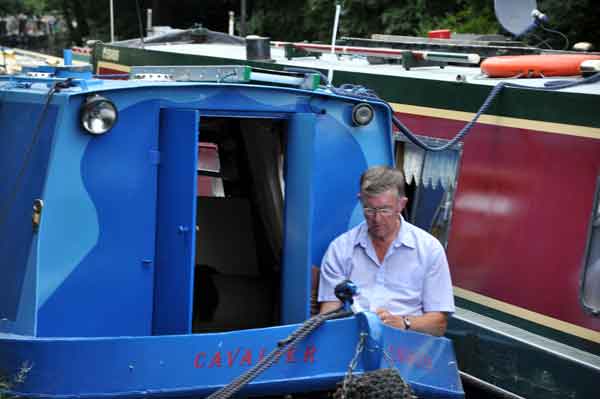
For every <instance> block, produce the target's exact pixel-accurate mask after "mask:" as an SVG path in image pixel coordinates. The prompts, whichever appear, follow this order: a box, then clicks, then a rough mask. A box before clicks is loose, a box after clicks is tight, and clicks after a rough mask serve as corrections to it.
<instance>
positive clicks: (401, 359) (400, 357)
mask: <svg viewBox="0 0 600 399" xmlns="http://www.w3.org/2000/svg"><path fill="white" fill-rule="evenodd" d="M396 354H397V355H398V361H399V362H400V363H404V362H405V361H406V358H407V354H406V352H405V351H404V349H403V348H398V350H397V351H396Z"/></svg>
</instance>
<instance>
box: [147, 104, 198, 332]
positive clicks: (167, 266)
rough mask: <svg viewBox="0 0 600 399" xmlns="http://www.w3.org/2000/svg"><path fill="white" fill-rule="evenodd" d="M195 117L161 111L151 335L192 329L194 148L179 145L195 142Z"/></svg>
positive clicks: (184, 112) (193, 113)
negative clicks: (190, 149) (188, 149)
mask: <svg viewBox="0 0 600 399" xmlns="http://www.w3.org/2000/svg"><path fill="white" fill-rule="evenodd" d="M198 119H199V117H198V111H193V110H180V109H165V110H162V111H161V113H160V131H159V146H158V148H160V165H161V168H160V172H159V175H158V201H157V205H158V206H157V214H158V216H157V222H158V223H157V225H156V226H157V227H156V230H157V233H156V234H157V239H156V242H157V248H156V278H155V279H156V281H155V284H154V298H155V300H154V316H153V318H152V323H153V328H152V333H153V334H154V335H161V334H187V333H191V332H192V296H191V295H190V292H192V291H193V289H194V255H195V248H196V245H194V243H195V242H196V241H195V237H196V229H195V228H194V227H195V226H196V167H197V164H198V152H197V151H181V149H182V148H196V146H197V145H198V133H197V132H198ZM149 260H153V256H152V254H149V256H148V258H147V260H142V262H148V261H149ZM153 266H154V265H153V264H152V263H146V264H145V267H148V268H152V267H153ZM149 292H150V293H151V292H152V291H149Z"/></svg>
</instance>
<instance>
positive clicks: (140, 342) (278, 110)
mask: <svg viewBox="0 0 600 399" xmlns="http://www.w3.org/2000/svg"><path fill="white" fill-rule="evenodd" d="M113 78H115V77H113ZM0 79H1V80H0V265H1V267H0V389H1V391H0V396H1V395H2V394H6V395H17V396H25V397H30V398H105V397H122V398H130V397H205V396H209V395H211V397H221V398H224V397H229V396H231V395H233V394H235V393H236V392H239V395H242V396H278V395H279V396H281V395H285V394H289V393H302V394H304V393H307V394H310V393H314V392H324V391H334V390H336V389H338V390H339V389H344V384H342V382H343V381H344V380H345V381H346V382H347V383H348V382H349V381H350V380H352V378H360V377H361V375H362V376H367V375H369V373H372V372H377V370H386V369H391V370H395V371H396V372H397V374H398V375H399V376H401V377H402V378H403V380H404V381H406V382H407V383H408V385H409V386H410V387H411V388H412V390H413V391H414V393H415V394H416V395H418V396H419V397H432V398H433V397H445V398H462V397H464V393H463V389H462V385H461V381H460V377H459V372H458V369H457V365H456V360H455V355H454V351H453V348H452V344H451V342H450V341H449V340H448V339H446V338H444V337H432V336H428V335H424V334H420V333H417V332H412V331H400V330H396V329H394V328H391V327H388V326H384V325H382V324H380V323H379V321H378V319H377V317H376V316H375V315H373V314H372V313H356V314H355V313H352V312H351V311H344V310H340V311H337V312H334V313H333V314H329V315H324V316H323V315H321V316H313V317H312V318H311V286H312V281H313V279H314V276H315V272H314V270H315V268H314V266H315V265H318V264H319V263H320V260H321V257H322V256H323V253H324V251H325V249H326V247H327V245H328V244H329V242H330V241H331V240H332V239H333V238H334V237H336V236H337V235H339V234H340V233H342V232H344V231H345V230H347V229H348V228H350V227H352V226H354V225H356V224H357V223H359V222H361V220H362V212H361V207H360V204H359V203H358V199H357V196H356V192H357V191H358V179H359V176H360V174H361V173H362V172H363V171H364V170H365V169H366V168H368V167H369V166H372V165H381V164H386V165H392V164H393V162H394V153H393V142H392V137H393V135H392V131H391V130H392V119H391V118H392V114H393V112H392V110H391V108H390V107H389V105H388V104H386V103H385V102H383V101H381V100H378V99H377V98H373V97H369V96H362V95H360V94H357V93H359V91H357V90H336V89H333V88H330V87H324V86H320V85H319V76H318V75H317V74H315V73H311V72H301V73H282V72H270V71H264V70H256V69H254V70H253V69H251V68H250V67H248V66H211V67H196V66H185V67H156V68H153V67H139V68H132V70H131V72H130V74H129V76H128V79H99V78H97V77H94V76H92V74H91V69H90V68H89V67H88V66H69V65H66V66H63V65H61V66H53V67H37V68H29V69H27V68H25V69H24V73H23V74H22V75H13V76H3V77H1V78H0ZM341 288H345V289H346V291H347V292H346V294H347V296H346V297H345V298H346V300H347V304H348V303H349V302H350V301H351V295H352V285H351V284H349V285H347V286H346V287H341ZM342 291H343V290H342ZM346 309H348V307H346ZM232 384H233V385H232ZM236 384H237V385H236ZM224 387H225V388H224ZM336 387H337V388H336ZM222 388H224V389H222ZM219 389H221V390H219ZM219 395H220V396H219Z"/></svg>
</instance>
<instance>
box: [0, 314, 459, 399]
mask: <svg viewBox="0 0 600 399" xmlns="http://www.w3.org/2000/svg"><path fill="white" fill-rule="evenodd" d="M296 327H297V326H294V325H289V326H280V327H272V328H264V329H255V330H245V331H235V332H226V333H214V334H195V335H172V336H148V337H110V338H33V337H24V336H16V335H2V336H0V369H2V370H4V372H5V373H6V374H7V375H16V374H18V373H19V369H22V368H24V369H26V370H27V369H28V371H26V372H24V378H22V382H21V383H17V384H15V385H14V386H13V387H12V388H11V390H10V391H9V393H10V394H14V395H19V396H26V397H31V398H75V397H77V398H101V397H121V398H134V397H166V396H177V397H187V396H198V395H200V396H203V395H208V394H210V393H211V392H213V391H215V390H216V389H218V388H219V387H222V386H224V385H226V384H228V383H229V382H231V381H232V380H233V379H234V378H236V377H238V376H239V375H240V374H242V373H244V372H245V371H247V370H248V369H249V368H250V367H251V366H253V365H255V364H256V363H257V362H258V361H260V360H261V358H262V357H264V356H265V355H266V354H268V353H269V352H270V351H271V350H272V349H273V348H275V347H276V346H277V342H278V341H279V340H281V339H282V338H285V337H287V336H288V335H289V334H290V333H292V332H293V331H294V330H295V329H296ZM341 331H343V334H340V332H341ZM360 332H361V326H360V323H359V322H358V320H357V318H355V317H351V318H345V319H340V320H333V321H330V322H327V323H325V325H323V326H322V327H320V328H319V329H318V330H317V331H315V332H314V333H313V334H312V335H310V336H309V337H308V338H307V339H306V340H305V341H304V342H301V343H300V344H299V345H298V346H297V347H293V348H291V349H288V350H287V351H286V352H285V353H283V354H282V356H281V358H280V359H279V361H278V362H277V363H276V364H274V365H273V366H272V367H271V368H269V369H267V370H266V371H265V372H264V373H263V374H261V375H259V376H258V377H257V379H256V380H255V381H252V382H250V383H249V384H248V385H247V386H246V387H245V388H244V389H243V391H242V393H243V394H247V395H257V396H262V395H278V394H285V393H291V392H309V391H321V390H332V389H335V386H336V383H338V382H340V381H342V380H343V378H344V375H345V373H346V371H347V368H348V364H349V363H350V361H351V359H352V357H353V356H354V354H355V352H356V345H357V343H358V337H359V334H360ZM371 337H375V335H373V334H371ZM374 340H375V341H377V344H375V341H373V342H372V343H371V345H374V346H373V347H372V348H371V349H375V350H376V353H377V349H378V348H385V351H378V354H377V355H375V356H374V355H373V352H370V351H365V352H364V353H365V354H364V355H363V356H362V357H360V358H359V362H358V365H357V367H356V369H355V373H357V374H360V373H362V372H364V371H367V370H370V369H377V368H386V367H389V366H390V364H389V363H390V362H391V361H390V362H388V356H389V359H392V360H393V362H394V365H395V366H396V367H397V368H398V370H399V372H400V374H401V375H402V376H403V377H404V379H405V380H407V381H408V382H409V384H410V385H411V386H412V388H413V389H414V391H415V392H416V393H417V395H419V397H425V398H436V397H444V398H462V397H463V392H462V386H461V381H460V377H459V375H458V371H457V368H456V360H455V358H454V353H453V350H452V345H451V342H450V341H449V340H447V339H445V338H437V337H431V336H428V335H424V334H419V333H414V332H404V331H400V330H396V329H393V328H390V327H386V326H383V327H382V329H381V331H380V333H379V334H377V337H375V338H374Z"/></svg>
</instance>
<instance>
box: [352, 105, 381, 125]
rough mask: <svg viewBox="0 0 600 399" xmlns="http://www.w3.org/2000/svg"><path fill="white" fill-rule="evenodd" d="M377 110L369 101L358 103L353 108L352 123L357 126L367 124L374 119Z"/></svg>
mask: <svg viewBox="0 0 600 399" xmlns="http://www.w3.org/2000/svg"><path fill="white" fill-rule="evenodd" d="M374 115H375V112H374V111H373V107H372V106H371V105H369V104H367V103H358V104H356V105H355V106H354V107H353V108H352V123H353V124H354V125H356V126H366V125H368V124H369V123H371V121H372V120H373V116H374Z"/></svg>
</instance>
